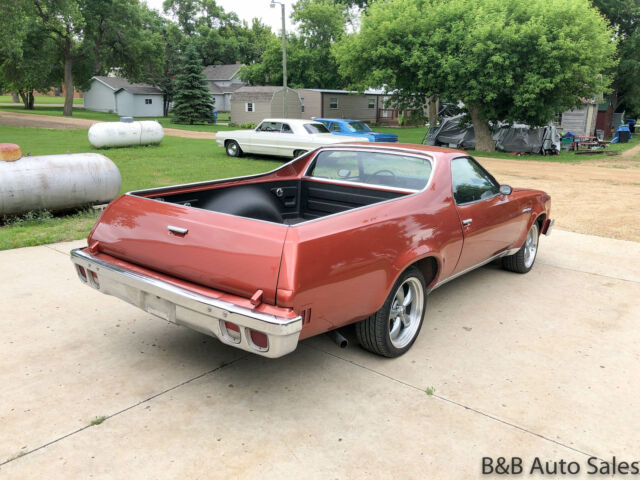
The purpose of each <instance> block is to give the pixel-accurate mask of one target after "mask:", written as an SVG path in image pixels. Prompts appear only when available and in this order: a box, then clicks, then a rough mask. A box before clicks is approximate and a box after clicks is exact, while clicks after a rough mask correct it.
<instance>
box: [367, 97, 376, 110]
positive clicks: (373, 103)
mask: <svg viewBox="0 0 640 480" xmlns="http://www.w3.org/2000/svg"><path fill="white" fill-rule="evenodd" d="M367 107H368V108H376V99H375V98H370V99H369V103H368V104H367Z"/></svg>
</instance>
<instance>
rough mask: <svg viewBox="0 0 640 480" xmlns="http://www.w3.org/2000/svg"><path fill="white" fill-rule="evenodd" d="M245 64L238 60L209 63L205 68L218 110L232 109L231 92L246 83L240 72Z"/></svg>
mask: <svg viewBox="0 0 640 480" xmlns="http://www.w3.org/2000/svg"><path fill="white" fill-rule="evenodd" d="M243 66H244V65H243V64H241V63H240V62H238V63H234V64H232V65H209V66H208V67H205V69H204V70H203V72H202V73H204V75H205V77H206V80H207V85H208V86H209V91H210V92H211V95H212V96H213V99H214V100H215V103H214V106H215V109H216V110H218V111H220V112H229V111H231V94H232V93H233V92H235V91H236V90H237V89H238V88H240V87H242V86H243V85H244V82H243V81H242V79H241V78H240V74H239V73H240V69H241V68H242V67H243Z"/></svg>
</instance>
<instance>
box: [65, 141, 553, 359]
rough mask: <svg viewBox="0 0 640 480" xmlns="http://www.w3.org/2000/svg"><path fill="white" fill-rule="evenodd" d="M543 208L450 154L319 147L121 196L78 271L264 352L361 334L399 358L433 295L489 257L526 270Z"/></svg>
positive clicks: (539, 195)
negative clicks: (280, 160)
mask: <svg viewBox="0 0 640 480" xmlns="http://www.w3.org/2000/svg"><path fill="white" fill-rule="evenodd" d="M549 209H550V197H549V195H547V194H546V193H544V192H541V191H538V190H529V189H521V188H518V189H512V188H511V187H509V186H507V185H500V184H499V183H498V182H497V181H496V180H495V178H493V176H491V174H490V173H489V172H487V171H486V170H485V169H484V168H483V167H482V166H481V165H480V164H479V163H478V162H477V161H476V160H474V159H473V158H472V157H471V156H469V155H468V154H466V153H465V152H462V151H459V150H451V149H446V148H437V147H427V146H422V145H405V144H398V143H393V144H384V143H383V144H375V145H374V144H370V145H366V144H360V145H358V144H353V145H337V146H325V147H320V148H318V149H316V150H314V151H312V152H309V153H307V154H305V155H303V156H301V157H299V158H297V159H295V160H293V161H292V162H290V163H287V164H286V165H284V166H282V167H280V168H278V169H277V170H274V171H272V172H268V173H264V174H259V175H252V176H248V177H241V178H233V179H225V180H215V181H210V182H202V183H194V184H189V185H179V186H173V187H166V188H156V189H152V190H144V191H138V192H130V193H127V194H125V195H122V196H121V197H119V198H118V199H116V200H115V201H113V202H112V203H111V204H110V205H109V207H108V208H107V209H106V210H105V211H104V212H103V214H102V216H101V217H100V219H99V220H98V223H97V224H96V226H95V227H94V229H93V231H92V232H91V234H90V235H89V238H88V246H87V247H86V248H82V249H77V250H73V251H72V252H71V260H72V261H73V263H74V264H75V268H76V271H77V273H78V276H79V277H80V280H81V281H82V282H83V283H85V284H87V285H89V286H91V287H92V288H95V289H97V290H100V291H101V292H103V293H105V294H107V295H114V296H116V297H119V298H121V299H123V300H125V301H127V302H129V303H131V304H133V305H136V306H138V307H140V308H141V309H143V310H145V311H147V312H149V313H152V314H154V315H157V316H159V317H161V318H163V319H165V320H168V321H170V322H174V323H177V324H180V325H185V326H187V327H190V328H193V329H195V330H198V331H200V332H203V333H206V334H208V335H212V336H215V337H216V338H218V339H219V340H220V341H221V342H223V343H225V344H227V345H231V346H234V347H237V348H240V349H243V350H247V351H249V352H252V353H255V354H258V355H263V356H266V357H272V358H274V357H280V356H282V355H285V354H287V353H289V352H292V351H293V350H295V349H296V346H297V345H298V342H299V341H300V340H302V339H305V338H308V337H311V336H313V335H318V334H321V333H325V332H328V331H332V330H334V329H337V328H340V327H343V326H345V325H349V324H351V323H355V324H356V325H355V330H356V333H357V337H358V339H359V341H360V343H361V345H362V346H363V347H364V348H365V349H367V350H370V351H371V352H374V353H377V354H379V355H384V356H387V357H396V356H398V355H402V354H403V353H405V352H406V351H407V350H408V349H409V348H411V345H412V344H413V342H414V341H415V340H416V337H417V336H418V333H419V332H420V327H421V325H422V323H423V320H424V317H425V312H426V306H427V298H428V293H429V292H430V291H432V290H433V289H435V288H437V287H438V286H440V285H442V284H443V283H445V282H447V281H449V280H451V279H453V278H455V277H457V276H459V275H462V274H463V273H466V272H468V271H470V270H472V269H474V268H477V267H479V266H481V265H484V264H486V263H488V262H490V261H492V260H494V259H497V258H501V261H502V265H503V266H504V268H506V269H507V270H511V271H513V272H518V273H526V272H528V271H529V270H530V269H531V268H532V267H533V263H534V261H535V259H536V252H537V250H538V238H539V236H540V234H541V233H542V234H547V235H548V234H549V233H550V231H551V227H552V225H553V220H552V219H551V218H550V216H549V212H550V210H549Z"/></svg>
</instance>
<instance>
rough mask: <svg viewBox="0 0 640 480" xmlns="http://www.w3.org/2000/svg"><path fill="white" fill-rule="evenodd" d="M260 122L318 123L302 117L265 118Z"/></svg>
mask: <svg viewBox="0 0 640 480" xmlns="http://www.w3.org/2000/svg"><path fill="white" fill-rule="evenodd" d="M262 122H282V123H288V124H289V125H292V124H293V125H303V124H305V123H320V122H318V121H317V120H310V119H302V118H265V119H263V120H262V121H261V122H260V123H262Z"/></svg>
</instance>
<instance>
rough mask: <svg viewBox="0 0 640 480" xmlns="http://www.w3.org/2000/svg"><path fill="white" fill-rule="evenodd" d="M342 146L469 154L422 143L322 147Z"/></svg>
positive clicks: (446, 154) (441, 153)
mask: <svg viewBox="0 0 640 480" xmlns="http://www.w3.org/2000/svg"><path fill="white" fill-rule="evenodd" d="M340 147H361V148H364V149H368V150H389V151H394V150H395V151H403V150H404V151H407V150H414V151H417V152H419V153H432V154H438V156H447V157H461V156H469V154H468V153H467V152H465V151H463V150H456V149H453V148H446V147H434V146H433V145H420V144H417V143H390V142H376V143H340V144H336V145H326V146H324V147H320V148H331V149H336V148H340Z"/></svg>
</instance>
